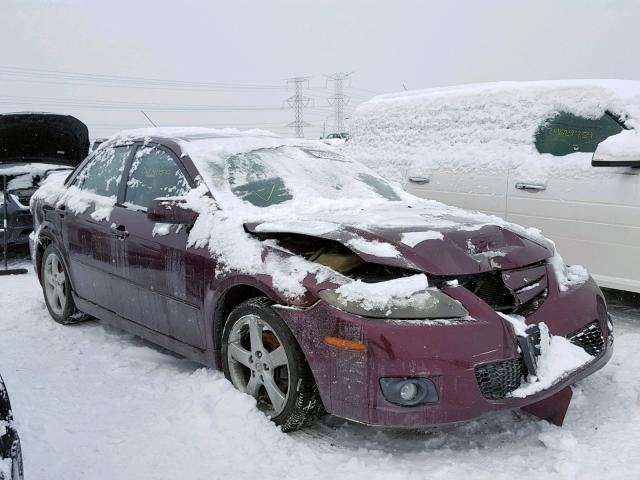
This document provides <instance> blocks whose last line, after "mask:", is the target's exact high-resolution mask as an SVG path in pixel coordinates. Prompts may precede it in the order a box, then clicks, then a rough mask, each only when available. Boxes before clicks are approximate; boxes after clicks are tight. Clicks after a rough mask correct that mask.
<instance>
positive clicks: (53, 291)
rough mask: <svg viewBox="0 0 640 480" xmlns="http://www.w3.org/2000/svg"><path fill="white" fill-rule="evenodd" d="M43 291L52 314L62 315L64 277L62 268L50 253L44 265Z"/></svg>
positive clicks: (64, 300)
mask: <svg viewBox="0 0 640 480" xmlns="http://www.w3.org/2000/svg"><path fill="white" fill-rule="evenodd" d="M44 289H45V292H46V294H47V300H48V302H49V307H50V308H51V310H53V313H55V314H56V315H62V312H64V307H65V306H66V305H67V294H66V293H67V292H66V276H65V273H64V266H63V265H62V262H61V261H60V259H59V258H58V256H57V255H56V254H55V253H50V254H49V256H48V257H47V260H46V261H45V263H44Z"/></svg>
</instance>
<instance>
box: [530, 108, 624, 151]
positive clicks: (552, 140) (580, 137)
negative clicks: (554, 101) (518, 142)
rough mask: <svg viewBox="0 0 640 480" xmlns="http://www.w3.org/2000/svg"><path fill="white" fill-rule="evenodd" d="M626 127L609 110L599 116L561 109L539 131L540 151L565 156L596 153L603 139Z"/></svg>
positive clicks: (538, 144)
mask: <svg viewBox="0 0 640 480" xmlns="http://www.w3.org/2000/svg"><path fill="white" fill-rule="evenodd" d="M622 129H623V126H622V125H621V124H620V123H619V122H618V120H617V119H616V118H615V117H614V116H613V115H612V114H610V113H608V112H607V113H605V114H604V115H603V116H602V117H600V118H597V119H592V118H585V117H580V116H578V115H574V114H572V113H568V112H560V113H559V114H557V115H556V116H555V117H553V118H551V119H549V120H547V121H545V122H544V123H543V124H542V125H540V127H539V128H538V131H537V132H536V140H535V143H536V149H537V150H538V152H540V153H550V154H552V155H557V156H562V155H568V154H570V153H574V152H595V150H596V147H597V146H598V144H599V143H600V142H602V141H603V140H604V139H606V138H608V137H610V136H612V135H616V134H618V133H620V132H621V131H622Z"/></svg>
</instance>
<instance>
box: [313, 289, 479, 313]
mask: <svg viewBox="0 0 640 480" xmlns="http://www.w3.org/2000/svg"><path fill="white" fill-rule="evenodd" d="M318 296H319V297H320V298H321V299H322V300H324V301H325V302H327V303H328V304H329V305H332V306H334V307H336V308H338V309H340V310H342V311H344V312H348V313H353V314H354V315H359V316H361V317H370V318H390V319H406V320H418V319H433V320H435V319H438V320H439V319H453V318H466V317H468V316H469V312H468V311H467V309H466V308H464V307H463V306H462V304H461V303H460V302H459V301H457V300H455V299H453V298H451V297H450V296H448V295H446V294H445V293H443V292H441V291H440V290H436V289H429V290H424V291H421V292H416V293H414V294H412V295H411V296H410V297H408V298H402V299H394V298H392V299H390V301H389V302H386V303H385V304H382V303H381V302H379V301H368V300H367V299H365V298H363V299H353V298H349V297H345V296H344V295H341V294H340V292H339V291H338V289H335V290H322V291H320V292H319V293H318Z"/></svg>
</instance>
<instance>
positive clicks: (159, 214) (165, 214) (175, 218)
mask: <svg viewBox="0 0 640 480" xmlns="http://www.w3.org/2000/svg"><path fill="white" fill-rule="evenodd" d="M147 218H148V219H149V220H151V221H152V222H160V223H172V224H180V225H193V224H194V223H196V219H197V218H198V213H197V212H194V211H193V210H191V209H190V208H186V207H185V206H184V201H183V200H181V199H180V198H156V199H154V200H151V204H150V205H149V208H148V209H147Z"/></svg>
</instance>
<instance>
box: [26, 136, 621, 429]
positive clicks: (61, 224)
mask: <svg viewBox="0 0 640 480" xmlns="http://www.w3.org/2000/svg"><path fill="white" fill-rule="evenodd" d="M31 208H32V211H33V214H34V219H35V231H34V234H33V235H32V236H31V249H32V256H33V260H34V264H35V267H36V271H37V273H38V277H39V279H40V282H41V284H42V287H43V291H44V297H45V300H46V304H47V308H48V309H49V313H50V314H51V316H52V317H53V319H54V320H55V321H57V322H59V323H63V324H71V323H75V322H78V321H80V320H83V319H85V318H87V317H89V316H91V317H96V318H99V319H100V320H103V321H105V322H108V323H111V324H114V325H116V326H119V327H121V328H124V329H126V330H128V331H130V332H132V333H134V334H136V335H139V336H141V337H144V338H146V339H148V340H150V341H152V342H155V343H157V344H159V345H161V346H163V347H165V348H168V349H170V350H172V351H174V352H177V353H179V354H182V355H184V356H186V357H189V358H191V359H193V360H195V361H197V362H200V363H202V364H204V365H207V366H210V367H213V368H219V369H222V370H223V371H224V374H225V376H226V377H227V378H228V379H229V380H230V381H231V382H232V383H233V385H234V386H235V387H236V388H237V389H239V390H240V391H242V392H245V393H247V394H249V395H252V396H253V397H255V398H256V401H257V404H258V406H259V407H260V408H261V409H263V410H264V411H265V412H266V413H267V415H269V416H270V417H271V418H272V420H273V421H274V422H276V423H277V424H279V425H281V426H282V429H283V430H285V431H290V430H295V429H297V428H300V427H302V426H304V425H307V424H308V423H310V422H311V421H313V420H314V419H315V418H317V416H318V415H320V414H321V413H323V412H325V411H327V412H330V413H332V414H334V415H337V416H340V417H344V418H348V419H351V420H355V421H358V422H364V423H368V424H375V425H387V426H396V427H414V428H415V427H421V426H426V425H433V424H441V423H450V422H458V421H463V420H469V419H472V418H476V417H478V416H480V415H482V414H484V413H486V412H490V411H493V410H502V409H515V408H523V409H525V410H527V411H529V412H531V413H533V414H535V415H537V416H539V417H542V418H546V419H548V420H550V421H553V422H555V423H558V424H561V423H562V420H563V418H564V415H565V412H566V410H567V408H568V405H569V402H570V399H571V388H570V385H571V384H572V383H574V382H576V381H577V380H579V379H581V378H584V377H585V376H587V375H589V374H591V373H593V372H595V371H596V370H598V369H599V368H601V367H603V366H604V365H605V364H606V362H607V361H608V360H609V358H610V356H611V354H612V344H613V336H612V325H611V321H610V320H609V318H608V314H607V308H606V304H605V301H604V299H603V297H602V293H601V292H600V290H599V288H598V287H597V285H596V284H595V283H594V282H593V280H592V279H591V278H590V277H589V275H588V274H587V273H586V271H585V270H584V269H582V268H581V267H575V266H574V267H566V266H565V265H564V264H563V263H562V259H561V258H560V257H559V256H558V254H557V253H556V252H555V249H554V247H553V244H552V243H551V242H549V241H547V240H546V239H544V237H542V236H540V234H539V233H538V232H534V231H529V230H524V229H523V228H521V227H518V226H516V225H511V224H508V223H506V222H504V221H502V220H500V219H498V218H496V217H490V216H486V215H482V214H479V213H470V212H466V211H464V210H460V209H456V208H452V207H447V206H445V205H442V204H440V203H437V202H431V201H426V200H421V199H418V198H416V197H413V196H411V195H408V194H406V193H405V192H403V191H402V190H401V189H400V188H398V187H397V186H396V185H393V184H390V183H388V182H386V181H385V180H384V179H382V178H380V177H379V176H377V175H376V174H375V173H373V172H372V171H370V170H368V169H367V168H365V167H364V166H362V165H361V164H359V163H357V162H354V161H352V160H350V159H349V158H347V157H345V156H343V155H342V154H341V153H339V152H337V151H335V150H332V149H331V148H330V147H328V146H327V145H323V144H320V143H314V142H304V141H300V140H287V139H282V138H279V137H276V136H273V135H268V134H266V133H264V132H258V131H252V132H245V133H243V132H239V131H235V130H217V131H216V130H205V129H170V130H163V129H150V130H149V129H147V130H142V131H131V132H125V133H123V134H121V135H118V136H115V137H113V138H112V139H110V140H109V141H107V142H105V143H103V144H102V145H101V146H100V147H99V148H98V149H97V150H96V151H95V152H93V153H92V154H91V155H90V156H89V157H88V158H87V159H86V160H85V161H84V162H83V163H82V164H81V165H80V166H79V167H78V168H77V169H76V170H75V171H74V173H72V174H71V175H70V176H68V177H66V178H65V177H64V176H60V175H59V176H52V177H50V178H49V179H48V180H47V182H46V183H45V184H44V185H43V186H42V187H41V188H40V190H39V191H38V192H37V193H36V194H35V195H34V198H33V200H32V203H31Z"/></svg>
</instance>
